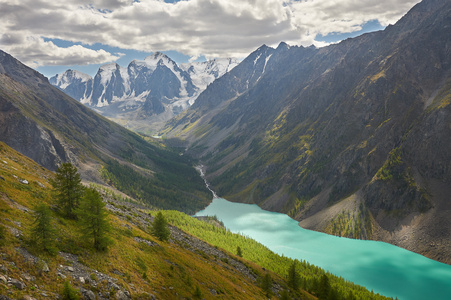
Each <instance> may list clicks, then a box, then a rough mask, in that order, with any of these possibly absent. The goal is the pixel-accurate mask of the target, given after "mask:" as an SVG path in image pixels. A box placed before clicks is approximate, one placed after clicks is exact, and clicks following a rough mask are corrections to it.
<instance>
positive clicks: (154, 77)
mask: <svg viewBox="0 0 451 300" xmlns="http://www.w3.org/2000/svg"><path fill="white" fill-rule="evenodd" d="M237 64H238V61H237V60H235V59H232V58H229V59H215V60H211V61H206V62H194V63H185V64H181V65H180V66H178V65H177V63H175V62H174V61H173V60H172V59H171V58H170V57H168V56H167V55H165V54H163V53H161V52H155V53H154V54H152V55H150V56H148V57H146V58H145V59H144V60H142V61H141V60H133V61H131V62H130V63H129V65H128V66H127V67H121V66H119V65H118V64H117V63H110V64H106V65H103V66H101V67H100V68H99V70H98V72H97V74H96V75H95V77H94V78H91V77H90V76H89V75H86V74H83V73H81V72H78V71H76V72H74V71H73V70H67V71H66V72H64V73H62V74H57V75H55V76H54V77H52V78H50V83H51V84H53V85H54V86H56V87H58V88H59V89H61V90H62V91H64V92H65V93H67V94H68V95H69V96H71V97H73V98H74V99H76V100H79V101H80V102H81V103H83V104H85V105H87V106H88V107H91V108H93V109H95V110H96V111H98V112H99V113H101V114H102V115H104V116H107V117H110V118H113V119H116V120H121V121H120V122H121V123H122V124H123V125H126V126H128V127H130V128H133V129H135V130H138V131H139V129H142V130H141V131H149V130H150V131H152V128H153V127H158V128H159V127H161V125H156V124H161V123H162V122H164V121H166V120H168V119H169V118H171V117H172V116H174V115H176V114H178V113H179V112H181V111H183V110H185V109H186V108H188V107H189V106H190V105H192V104H193V103H194V102H195V100H196V98H197V96H198V95H199V94H200V93H201V92H202V91H203V90H204V89H205V88H206V87H207V86H208V85H209V84H210V83H211V82H213V81H214V80H215V79H216V78H218V77H221V76H222V75H223V74H225V73H226V72H228V71H230V70H231V69H233V68H234V67H235V66H236V65H237ZM151 123H152V124H153V125H151ZM146 128H147V130H146Z"/></svg>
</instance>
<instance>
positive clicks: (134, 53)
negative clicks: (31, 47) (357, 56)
mask: <svg viewBox="0 0 451 300" xmlns="http://www.w3.org/2000/svg"><path fill="white" fill-rule="evenodd" d="M170 1H174V2H176V0H166V2H170ZM382 29H384V27H383V26H381V25H380V24H379V22H378V21H376V20H373V21H369V22H367V23H366V24H364V25H363V26H362V29H360V30H358V31H354V32H348V33H339V32H331V33H329V34H328V35H325V36H322V35H321V34H318V35H317V36H316V38H315V40H316V41H319V42H326V43H336V42H339V41H341V40H344V39H347V38H352V37H356V36H359V35H361V34H363V33H366V32H372V31H377V30H382ZM47 41H52V42H53V43H54V44H55V45H57V46H59V47H64V48H67V47H70V46H73V45H76V44H80V43H72V42H68V41H63V40H59V39H47ZM84 46H85V47H87V48H89V49H93V50H100V49H104V50H106V51H108V52H111V53H121V54H122V56H121V57H120V58H119V59H118V60H116V61H115V62H116V63H117V64H119V65H120V66H123V67H125V66H128V64H129V63H130V62H131V61H133V60H135V59H137V60H144V59H145V58H146V57H147V56H149V55H151V54H152V52H144V51H138V50H133V49H130V50H128V49H121V48H117V47H110V46H108V45H103V44H94V45H84ZM161 52H163V53H164V54H166V55H167V56H169V57H170V58H171V59H172V60H174V61H175V62H176V63H177V64H181V63H187V62H189V60H190V59H191V56H189V55H184V54H183V53H180V52H178V51H175V50H168V51H161ZM205 60H206V58H205V57H204V56H200V57H199V58H197V59H196V60H194V61H205ZM101 65H102V64H90V65H58V66H40V67H37V68H36V70H37V71H39V72H40V73H42V74H44V75H45V76H47V77H48V78H50V77H52V76H54V75H55V74H59V73H63V72H64V71H66V70H68V69H73V70H78V71H80V72H83V73H86V74H88V75H90V76H92V77H94V76H95V74H96V73H97V71H98V69H99V67H100V66H101Z"/></svg>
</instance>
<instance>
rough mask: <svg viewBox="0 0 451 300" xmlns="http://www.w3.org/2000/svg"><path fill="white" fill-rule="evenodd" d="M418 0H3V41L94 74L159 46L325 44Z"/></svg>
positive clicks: (40, 66) (35, 60)
mask: <svg viewBox="0 0 451 300" xmlns="http://www.w3.org/2000/svg"><path fill="white" fill-rule="evenodd" d="M418 2H419V0H378V1H377V2H376V1H374V0H359V1H355V0H309V1H304V0H303V1H300V0H227V1H224V0H184V1H172V0H165V1H161V0H140V1H136V0H97V1H95V2H94V3H95V4H92V1H91V0H65V1H64V2H59V1H54V0H39V1H35V0H20V1H10V0H0V28H2V29H3V30H2V33H0V49H1V50H3V51H6V52H8V53H9V54H11V55H13V56H14V57H16V58H17V59H19V60H20V61H22V62H23V63H25V64H26V65H28V66H30V67H32V68H35V69H37V70H38V71H39V72H41V73H43V74H44V75H45V76H47V77H51V76H53V75H55V74H56V73H61V72H64V71H65V70H67V69H75V70H79V71H81V72H84V73H87V74H89V75H91V76H94V75H95V74H96V72H97V70H98V68H99V66H101V65H103V64H107V63H112V62H116V63H118V64H119V65H121V66H127V65H128V64H129V63H130V62H131V61H132V60H133V59H139V60H142V59H144V58H145V57H146V56H148V55H150V54H151V53H153V52H156V51H160V52H163V53H165V54H167V55H168V56H169V57H171V58H172V59H173V60H175V61H176V62H177V63H183V62H187V61H188V60H205V59H212V58H220V57H234V58H238V59H242V58H244V57H246V56H247V55H248V54H249V53H251V52H252V51H254V50H255V49H257V48H258V47H260V46H261V45H263V44H266V45H268V46H277V45H278V44H279V43H280V42H282V41H283V42H286V43H287V44H289V45H302V46H310V45H312V44H313V45H315V46H317V47H322V46H326V45H327V44H329V43H335V42H338V41H340V40H342V39H346V38H348V37H354V36H357V35H360V34H362V33H364V32H369V31H374V30H380V29H383V28H385V27H386V26H387V25H388V24H394V23H395V22H396V21H398V20H399V19H400V18H401V17H402V16H403V15H404V14H405V13H407V11H408V10H409V9H410V8H412V7H413V6H414V5H415V4H416V3H418Z"/></svg>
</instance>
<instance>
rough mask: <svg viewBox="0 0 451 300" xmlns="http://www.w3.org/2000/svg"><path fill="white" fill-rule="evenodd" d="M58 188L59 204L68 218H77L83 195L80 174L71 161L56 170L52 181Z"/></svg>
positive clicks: (56, 188)
mask: <svg viewBox="0 0 451 300" xmlns="http://www.w3.org/2000/svg"><path fill="white" fill-rule="evenodd" d="M51 183H52V185H53V188H54V189H55V190H56V200H57V204H58V206H59V208H60V210H61V212H62V213H63V215H64V216H65V217H66V218H70V219H75V218H76V217H77V215H76V212H75V211H76V209H77V207H78V206H79V203H80V199H81V197H82V195H83V190H84V187H83V185H82V184H81V178H80V174H78V171H77V168H76V167H75V166H73V165H72V164H71V163H63V164H62V165H61V166H59V167H58V169H57V170H56V175H55V178H54V179H53V180H52V181H51Z"/></svg>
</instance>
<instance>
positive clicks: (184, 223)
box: [151, 211, 388, 300]
mask: <svg viewBox="0 0 451 300" xmlns="http://www.w3.org/2000/svg"><path fill="white" fill-rule="evenodd" d="M151 213H152V214H154V212H151ZM163 214H164V216H165V217H166V219H167V220H168V222H169V223H170V224H172V225H173V226H176V227H178V228H180V229H182V230H184V231H186V232H188V233H190V234H192V235H193V236H196V237H198V238H200V239H202V240H204V241H206V242H208V243H210V244H211V245H213V246H215V247H219V248H222V249H225V250H226V251H229V252H231V253H235V252H236V249H237V247H240V248H241V250H242V255H243V258H244V259H246V260H249V261H251V262H253V263H256V264H258V265H259V266H262V267H264V268H265V269H267V270H270V271H272V272H274V273H276V274H278V275H279V276H281V277H284V278H286V276H287V272H288V268H289V267H290V266H291V265H292V264H293V261H294V260H292V259H290V258H287V257H284V256H280V255H278V254H276V253H274V252H272V251H270V250H269V249H268V248H267V247H265V246H263V245H262V244H260V243H258V242H256V241H255V240H253V239H251V238H248V237H245V236H242V235H239V234H234V233H231V232H230V231H229V230H227V229H225V228H222V227H218V226H215V225H213V224H211V223H208V222H203V221H200V220H197V219H195V218H192V217H190V216H188V215H185V214H183V213H181V212H178V211H164V212H163ZM298 266H299V270H300V274H301V279H302V287H303V288H305V289H306V290H308V291H310V292H313V293H314V292H315V289H316V285H317V283H318V281H319V280H320V278H321V276H322V275H324V274H327V276H328V277H329V279H330V281H331V284H332V287H333V289H335V290H336V291H337V293H338V294H339V295H342V296H343V298H340V299H346V298H347V297H348V296H349V295H350V294H351V293H352V294H353V295H354V296H355V297H356V299H362V300H364V299H388V298H386V297H383V296H380V295H375V294H374V293H372V292H370V291H368V290H367V289H365V288H364V287H361V286H358V285H355V284H353V283H350V282H348V281H346V280H344V279H343V278H340V277H337V276H335V275H332V274H330V273H328V272H326V271H324V270H323V269H321V268H319V267H316V266H314V265H311V264H309V263H308V262H306V261H301V262H299V264H298Z"/></svg>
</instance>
